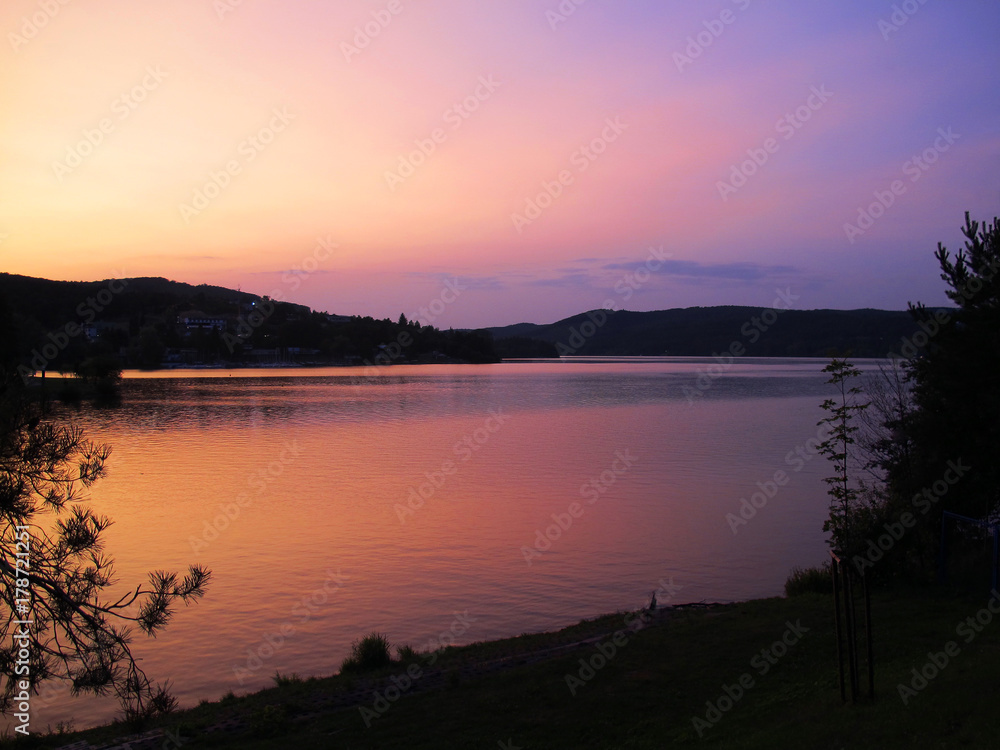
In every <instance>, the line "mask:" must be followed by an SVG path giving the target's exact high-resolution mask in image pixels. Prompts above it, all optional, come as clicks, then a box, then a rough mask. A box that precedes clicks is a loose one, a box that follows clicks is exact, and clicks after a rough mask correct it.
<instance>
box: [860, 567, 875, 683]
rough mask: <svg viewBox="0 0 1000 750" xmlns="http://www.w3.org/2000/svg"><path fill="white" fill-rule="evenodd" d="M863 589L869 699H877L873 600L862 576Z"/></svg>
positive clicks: (865, 578) (863, 575) (866, 579)
mask: <svg viewBox="0 0 1000 750" xmlns="http://www.w3.org/2000/svg"><path fill="white" fill-rule="evenodd" d="M861 587H862V588H863V589H864V592H865V640H866V647H867V648H866V651H867V658H868V697H869V698H871V699H872V700H874V699H875V662H874V661H873V660H872V598H871V593H870V592H869V591H868V576H866V575H865V574H864V573H862V574H861Z"/></svg>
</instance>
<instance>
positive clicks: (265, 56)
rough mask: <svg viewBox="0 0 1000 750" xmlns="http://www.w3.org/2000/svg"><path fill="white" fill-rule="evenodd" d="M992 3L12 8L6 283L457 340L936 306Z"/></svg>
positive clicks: (988, 72)
mask: <svg viewBox="0 0 1000 750" xmlns="http://www.w3.org/2000/svg"><path fill="white" fill-rule="evenodd" d="M998 31H1000V4H998V3H997V2H996V0H948V1H947V2H945V0H906V1H905V2H900V3H894V2H888V1H883V0H864V2H861V1H860V0H839V1H838V2H821V1H820V0H795V2H792V0H787V1H780V0H779V1H775V2H763V0H712V1H710V2H697V3H695V2H662V1H660V2H652V1H651V0H562V1H561V2H560V0H475V1H474V0H420V1H419V2H418V1H417V0H281V1H280V2H279V0H171V2H169V3H147V2H143V3H136V2H134V0H5V1H4V3H3V5H2V7H0V32H2V33H3V37H4V38H3V40H0V66H2V75H0V259H2V263H0V269H2V270H5V271H8V272H10V273H18V274H26V275H30V276H42V277H46V278H56V279H72V280H100V279H107V278H111V277H114V276H118V277H122V276H128V277H135V276H162V277H166V278H170V279H175V280H178V281H185V282H189V283H193V284H202V283H208V284H217V285H222V286H227V287H232V288H241V289H243V290H244V291H250V292H254V293H257V294H267V295H270V296H272V297H275V298H277V299H285V300H288V301H292V302H297V303H301V304H306V305H309V306H311V307H313V308H314V309H317V310H323V311H328V312H331V313H338V314H345V315H373V316H375V317H379V318H383V317H391V318H393V319H395V318H396V317H398V316H399V314H400V313H404V314H406V315H407V317H409V318H411V319H412V318H417V319H420V320H422V322H424V323H431V324H433V325H436V326H439V327H441V326H443V327H449V326H453V327H479V326H491V325H506V324H510V323H517V322H535V323H545V322H551V321H554V320H558V319H561V318H563V317H567V316H569V315H572V314H576V313H579V312H582V311H585V310H591V309H595V308H598V307H612V308H614V309H630V310H656V309H666V308H674V307H692V306H708V305H722V304H740V305H763V306H768V305H772V304H773V303H774V302H775V300H776V295H777V293H778V291H779V290H780V291H783V292H785V295H786V298H788V296H789V295H791V296H793V297H795V303H794V305H795V306H796V307H798V308H800V309H817V308H838V309H853V308H860V307H875V308H883V309H904V308H905V307H906V304H907V302H908V301H917V300H919V301H922V302H925V303H927V304H944V303H946V302H947V300H946V298H945V296H944V284H943V282H942V281H941V280H940V278H939V273H938V269H937V267H936V261H935V259H934V255H933V253H934V250H935V248H936V247H937V243H938V242H943V243H944V244H945V245H946V246H948V247H949V248H952V249H957V248H958V247H959V246H960V245H961V242H962V236H961V233H960V231H959V228H960V226H961V225H962V223H963V222H964V214H965V212H966V211H970V212H971V213H972V216H973V218H975V219H980V220H984V219H992V218H993V217H994V216H995V215H997V214H1000V210H998V207H1000V168H998V167H1000V96H998V95H997V94H998V92H1000V47H998V46H997V44H996V39H997V34H998Z"/></svg>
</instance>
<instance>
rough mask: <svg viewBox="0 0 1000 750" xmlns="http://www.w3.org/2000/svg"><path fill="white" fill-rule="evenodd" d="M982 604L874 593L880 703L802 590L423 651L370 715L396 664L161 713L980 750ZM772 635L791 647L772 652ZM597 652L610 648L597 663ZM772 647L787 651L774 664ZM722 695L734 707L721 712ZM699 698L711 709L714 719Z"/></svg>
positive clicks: (475, 738)
mask: <svg viewBox="0 0 1000 750" xmlns="http://www.w3.org/2000/svg"><path fill="white" fill-rule="evenodd" d="M985 604H986V599H985V597H979V598H977V599H971V598H968V597H964V596H955V595H950V594H947V593H944V592H926V591H923V592H909V593H892V594H877V595H875V596H874V597H873V602H872V607H873V623H874V642H875V649H876V690H877V697H876V700H875V701H874V702H869V701H868V700H867V699H866V700H863V701H861V702H859V703H858V704H857V705H850V704H848V705H842V704H841V701H840V694H839V689H838V681H837V662H836V645H835V643H836V642H835V638H834V627H833V613H832V602H831V599H830V597H829V596H822V595H819V594H811V593H805V594H802V595H800V596H796V597H794V598H790V599H766V600H759V601H750V602H745V603H740V604H733V605H726V606H720V607H714V608H710V609H699V610H694V609H681V610H675V611H673V612H672V613H671V614H670V616H669V617H668V618H666V619H664V620H663V621H661V622H658V623H656V624H652V625H650V626H649V627H646V628H644V629H642V630H638V631H634V632H633V631H630V630H628V629H627V628H626V624H625V614H624V613H619V614H617V615H609V616H606V617H602V618H598V619H596V620H590V621H585V622H582V623H579V624H577V625H575V626H573V627H572V628H567V629H565V630H563V631H559V632H558V633H545V634H537V635H525V636H521V637H519V638H514V639H506V640H503V641H493V642H489V643H481V644H473V645H471V646H467V647H463V648H449V649H446V650H444V651H442V652H440V653H439V654H438V655H437V658H436V659H435V663H434V664H433V665H431V664H430V659H429V658H428V656H427V655H417V656H418V661H417V662H416V663H414V662H410V665H411V668H416V666H419V667H420V669H421V676H420V677H418V678H417V679H416V680H415V681H413V682H412V685H411V686H410V687H409V689H403V690H402V691H401V692H402V697H398V698H397V697H396V695H395V694H394V693H388V694H389V695H390V697H392V698H393V700H386V701H385V703H384V707H385V708H386V710H384V711H381V712H379V711H376V707H378V706H380V704H379V703H376V701H375V697H374V692H375V690H376V689H378V691H379V693H380V694H381V695H382V696H383V698H384V697H385V696H386V694H387V693H386V691H385V687H384V686H385V683H384V682H381V680H382V679H383V678H384V677H385V676H386V675H389V674H394V675H396V678H397V684H398V685H405V679H404V677H403V675H405V665H402V664H399V663H398V662H397V663H394V664H393V665H392V666H390V667H386V668H384V669H382V670H381V671H378V672H374V673H371V674H366V675H363V676H361V675H342V676H336V677H332V678H325V679H309V680H303V681H282V682H283V684H282V685H280V686H278V687H275V688H271V689H268V690H264V691H262V692H260V693H256V694H253V695H250V696H245V697H240V698H237V699H235V700H234V699H229V700H227V701H222V702H219V703H211V704H205V705H201V706H199V707H197V708H194V709H190V710H188V711H184V712H180V713H177V714H174V715H172V716H168V717H165V718H163V719H162V720H161V721H162V726H164V727H167V728H170V729H171V731H177V730H179V731H180V732H181V735H182V736H183V737H184V738H185V740H184V747H185V748H241V749H244V748H245V749H249V750H254V749H258V748H259V749H261V750H263V749H265V748H266V749H270V748H281V747H295V748H297V749H302V750H305V749H307V748H343V749H344V750H347V749H348V748H349V749H350V750H367V749H374V748H408V749H412V750H421V749H423V748H426V749H427V750H431V749H434V750H437V749H438V748H443V747H446V748H450V749H454V750H460V749H462V748H498V747H507V746H508V745H507V744H506V743H508V742H509V743H510V745H509V746H511V747H516V748H523V749H524V750H529V749H530V750H534V749H535V748H546V749H552V750H560V749H561V748H566V749H570V748H572V749H573V750H577V749H579V748H601V749H602V750H643V749H645V748H657V749H659V748H662V747H664V746H666V745H677V746H681V747H685V746H689V747H711V748H785V747H789V748H801V747H807V748H816V749H820V750H822V749H824V748H829V749H830V750H839V749H840V748H844V747H871V748H932V747H933V748H948V747H993V746H995V742H996V737H997V736H998V732H1000V712H997V711H996V709H995V697H994V696H995V685H996V675H997V674H998V672H1000V615H990V618H995V619H996V620H997V621H996V622H990V624H987V625H985V626H983V625H980V626H979V628H980V630H981V632H976V631H975V630H974V629H972V628H970V627H969V625H968V624H967V623H966V624H965V625H963V623H964V622H965V621H966V619H967V618H969V617H973V618H974V617H975V616H976V614H977V612H979V611H980V610H982V608H983V607H984V605H985ZM997 609H998V611H1000V607H997ZM987 614H989V613H987ZM981 616H982V615H981ZM983 619H987V618H986V617H985V616H983ZM623 628H626V629H625V630H624V631H623V632H621V633H620V634H619V636H618V645H615V646H614V651H615V653H614V654H613V655H612V654H611V649H612V646H611V644H613V643H614V641H613V640H612V639H611V638H610V637H608V636H605V637H603V638H601V639H600V640H599V641H598V642H596V643H595V642H589V643H584V644H583V645H580V646H578V647H575V648H571V649H568V650H567V649H563V650H559V648H558V647H559V646H560V645H564V644H567V643H570V642H574V641H581V640H585V639H588V638H591V637H593V636H594V635H595V634H601V633H604V634H610V633H612V632H614V631H616V630H620V629H623ZM789 633H792V634H793V635H788V634H789ZM794 633H799V635H798V636H795V635H794ZM969 634H972V638H971V640H970V641H969V642H966V639H967V638H968V635H969ZM783 636H786V643H792V644H793V645H790V646H785V647H784V648H781V647H778V646H775V644H776V642H779V641H780V640H781V639H782V637H783ZM949 641H954V642H955V643H956V647H957V648H958V651H957V655H954V656H951V657H949V664H948V665H947V666H946V667H945V668H944V669H942V670H940V674H938V675H937V676H935V677H934V678H933V679H931V680H930V681H929V682H928V683H927V684H926V687H923V689H921V690H919V691H917V692H916V694H915V695H911V696H909V697H908V703H907V704H904V702H903V700H901V698H900V695H899V691H898V688H897V685H898V684H900V683H903V684H906V685H910V684H911V682H912V680H913V674H912V672H911V670H913V669H914V668H916V669H920V668H922V667H923V666H924V665H925V664H926V663H927V662H928V659H929V656H928V655H929V654H934V655H937V654H939V653H940V652H942V651H943V650H944V649H945V647H946V644H948V642H949ZM598 643H599V644H600V649H601V650H603V652H604V654H607V655H608V656H607V657H605V658H604V659H603V663H602V659H600V658H598V655H599V654H600V653H601V650H599V647H598ZM772 648H773V649H774V651H773V652H770V649H772ZM765 649H767V650H768V651H765ZM540 650H546V653H545V654H544V656H542V657H539V658H538V659H537V660H536V661H532V660H531V659H529V658H528V655H529V654H538V652H539V651H540ZM779 652H786V653H784V654H783V655H782V656H781V658H776V656H775V655H776V654H778V653H779ZM952 652H953V653H956V652H955V649H954V648H953V649H952ZM408 656H412V654H409V653H408ZM608 657H610V658H608ZM501 658H506V659H508V660H510V659H513V660H514V661H518V660H520V661H524V662H525V663H523V664H521V665H519V666H513V667H510V668H506V669H502V670H492V671H491V670H490V669H489V668H487V667H483V666H482V665H489V664H494V665H495V664H496V663H497V660H498V659H501ZM935 658H938V659H939V658H940V657H935ZM769 659H770V661H769ZM581 660H583V663H584V664H587V662H589V668H588V667H585V666H582V665H581ZM771 662H774V663H771ZM476 665H479V667H477V666H476ZM765 667H766V669H765ZM931 671H932V670H928V673H930V672H931ZM567 676H572V677H573V678H574V679H575V680H576V681H577V682H574V681H573V680H570V681H569V683H572V689H571V687H570V684H568V680H567ZM741 678H742V680H743V684H744V687H743V688H742V693H743V694H742V695H739V694H738V693H739V689H738V688H739V686H740V681H741ZM749 681H752V684H751V682H749ZM918 685H919V683H918ZM747 686H748V687H747ZM427 687H432V688H433V689H424V688H427ZM727 688H728V691H727ZM727 692H728V693H729V694H730V695H735V696H737V698H738V699H737V700H735V701H734V702H732V705H729V703H727V700H726V696H727ZM350 695H357V696H359V697H361V698H362V699H364V700H365V701H366V702H364V703H362V704H361V705H362V706H364V707H365V708H366V709H367V710H368V711H369V712H370V714H371V713H378V714H379V715H378V716H377V717H376V718H372V717H371V715H370V714H369V721H370V723H371V727H370V728H366V726H365V720H364V716H363V714H362V712H361V710H360V709H359V707H357V706H355V707H349V708H343V709H339V710H336V709H333V708H332V707H331V705H330V701H334V700H336V699H338V698H340V699H344V698H346V697H347V696H350ZM324 702H325V703H324ZM708 704H712V705H713V706H714V707H715V709H716V710H718V709H723V710H722V711H720V713H719V714H718V715H716V714H714V712H710V709H709V705H708ZM324 706H325V707H324ZM694 717H700V719H701V720H703V721H705V722H706V723H707V724H711V726H709V727H707V728H706V727H705V726H701V729H702V736H699V732H698V731H697V729H696V727H695V726H694V724H693V722H692V719H693V718H694ZM227 719H229V720H232V721H234V722H236V721H238V722H240V726H239V728H238V729H236V730H232V731H217V732H212V733H206V732H205V729H206V728H207V727H210V726H213V725H218V724H219V723H220V722H222V721H224V720H227ZM116 731H117V733H118V735H119V736H120V735H121V734H124V731H123V730H121V729H120V728H119V729H115V728H109V727H104V728H99V729H95V730H90V731H87V732H82V733H77V734H75V735H68V736H67V735H64V736H60V737H52V738H48V739H45V738H42V739H38V738H36V739H34V741H33V743H32V744H33V745H34V746H36V747H53V748H54V747H60V746H63V745H66V744H69V743H70V742H74V741H78V740H80V739H86V740H88V741H89V742H91V743H93V744H95V745H96V744H98V742H99V741H101V740H102V739H103V738H109V737H111V736H113V735H114V734H115V732H116ZM499 743H504V744H503V745H501V744H499Z"/></svg>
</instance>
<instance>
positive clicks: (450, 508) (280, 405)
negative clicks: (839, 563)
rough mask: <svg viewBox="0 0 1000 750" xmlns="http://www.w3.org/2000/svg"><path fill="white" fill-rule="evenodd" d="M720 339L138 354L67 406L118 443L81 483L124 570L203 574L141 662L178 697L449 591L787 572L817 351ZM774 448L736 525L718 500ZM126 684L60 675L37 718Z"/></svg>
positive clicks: (525, 623) (743, 578) (683, 598)
mask: <svg viewBox="0 0 1000 750" xmlns="http://www.w3.org/2000/svg"><path fill="white" fill-rule="evenodd" d="M712 364H713V362H712V361H711V360H707V359H689V358H670V359H656V360H641V361H608V360H580V361H574V362H548V363H531V362H524V363H521V362H518V363H504V364H501V365H492V366H412V367H411V366H396V367H392V368H385V369H382V370H381V371H379V372H378V373H375V374H373V373H372V371H371V370H363V369H323V370H256V371H246V370H244V371H234V372H228V371H198V372H192V371H185V372H174V373H169V374H162V373H157V374H152V375H150V374H138V373H134V374H132V376H131V377H129V378H128V379H127V380H126V382H125V386H124V403H123V406H122V407H121V408H120V409H117V410H111V411H100V412H93V411H87V410H85V411H84V412H83V413H82V414H81V415H80V420H81V421H82V422H83V424H84V426H85V428H86V429H87V431H88V433H89V435H90V436H91V437H93V438H94V439H97V440H100V441H105V442H108V443H111V444H112V445H113V446H114V453H113V456H112V459H111V463H110V474H109V476H108V478H107V479H105V480H103V481H101V482H100V483H98V484H97V485H95V487H94V492H93V500H94V502H95V503H96V504H97V505H98V507H99V508H100V510H101V511H102V512H105V513H107V514H108V515H110V516H111V517H112V518H113V519H114V520H115V525H114V526H113V527H112V528H111V529H110V530H109V532H108V535H107V543H108V550H109V552H111V553H112V554H113V555H114V556H115V557H116V559H117V561H118V566H117V567H118V571H119V574H120V576H119V577H120V580H121V581H122V585H123V586H126V585H128V584H132V585H133V587H134V585H135V584H137V583H138V582H139V580H140V578H141V577H142V576H144V574H145V572H146V571H149V570H154V569H168V570H183V569H185V567H186V565H187V564H188V563H192V562H199V563H203V564H205V565H206V566H208V567H209V568H211V569H212V571H213V576H214V577H213V580H212V582H211V585H210V588H209V592H208V595H207V596H206V598H205V599H204V600H202V601H201V602H199V603H198V604H197V605H195V606H192V607H189V608H184V607H183V606H182V607H181V609H180V610H178V612H177V615H176V617H175V619H174V620H173V621H172V623H171V624H170V625H169V626H168V628H167V629H166V630H165V631H163V633H162V635H160V636H159V637H158V638H157V639H156V640H155V641H149V640H146V639H144V638H143V637H142V636H137V641H136V652H137V653H138V654H139V655H140V656H141V657H142V659H143V661H142V664H143V666H144V668H145V669H146V670H147V672H148V674H149V675H150V676H151V677H154V678H156V679H165V678H169V679H170V680H172V681H173V683H174V687H175V693H176V694H177V695H178V697H179V698H180V699H181V702H182V704H184V705H191V704H194V703H196V702H197V701H198V700H199V699H202V698H208V699H217V698H219V697H221V695H222V694H223V693H225V692H226V691H228V690H230V689H232V690H234V691H235V692H236V693H240V692H245V691H250V690H254V689H258V688H260V687H263V686H265V685H268V684H271V679H270V678H271V675H273V674H274V672H275V671H276V670H277V671H280V672H282V673H292V672H297V673H298V674H300V675H302V676H306V675H326V674H330V673H333V672H335V671H336V670H337V668H338V667H339V664H340V662H341V661H342V660H343V658H344V657H345V655H346V654H347V653H348V651H349V648H350V644H351V641H352V640H354V639H356V638H357V637H359V636H360V635H362V634H364V633H366V632H368V631H371V630H373V629H377V630H380V631H383V632H385V633H387V634H388V635H389V638H390V640H391V641H392V642H393V643H395V644H402V643H409V644H411V645H413V646H414V647H417V648H422V647H425V646H426V644H427V643H428V641H429V640H430V639H432V638H436V637H439V636H440V634H442V633H443V632H445V631H448V630H449V628H450V627H451V626H452V624H453V622H454V621H455V619H456V613H466V612H467V618H466V621H471V625H470V626H469V627H468V629H467V632H465V633H464V634H463V635H462V636H461V638H460V639H459V642H462V643H465V642H472V641H478V640H484V639H489V638H496V637H500V636H509V635H516V634H519V633H522V632H526V631H529V632H530V631H539V630H544V629H550V628H555V627H559V626H562V625H567V624H570V623H573V622H576V621H578V620H579V619H581V618H584V617H591V616H594V615H597V614H601V613H606V612H612V611H615V610H617V609H625V608H636V607H638V606H640V605H642V604H643V603H645V602H646V601H647V600H648V597H649V594H650V592H651V591H652V590H653V589H656V588H657V587H658V586H659V585H660V582H661V581H670V580H671V579H672V581H673V584H674V585H675V586H679V587H682V588H681V590H680V593H679V594H678V595H677V596H676V597H675V599H674V602H675V603H677V602H687V601H699V600H720V601H731V600H739V599H746V598H751V597H761V596H774V595H779V594H780V593H781V592H782V584H783V583H784V580H785V577H786V575H787V573H788V571H789V569H790V568H791V567H793V566H795V565H811V564H816V563H818V562H820V561H822V560H823V559H824V556H825V555H826V547H825V544H824V535H823V533H822V530H821V529H822V524H823V519H824V518H825V517H826V512H827V511H826V506H827V500H826V495H825V494H824V493H825V485H823V484H822V482H821V481H820V480H821V477H822V476H825V475H826V474H827V473H829V468H828V466H827V465H826V463H825V460H824V459H822V458H821V457H818V456H817V457H812V458H811V460H802V459H799V458H797V457H796V455H795V453H794V451H795V450H796V449H797V448H798V449H800V450H803V451H804V455H805V456H807V457H810V456H811V454H810V453H809V452H808V451H807V450H806V449H805V446H806V445H807V442H808V441H809V440H810V438H813V437H815V436H816V434H817V427H816V422H817V420H818V419H820V418H821V417H822V412H821V410H820V409H819V403H820V401H821V400H822V398H824V397H825V396H826V395H828V393H829V392H828V386H825V385H824V381H825V376H824V375H823V374H822V373H821V372H820V370H821V369H822V367H823V365H824V364H825V361H822V360H776V359H768V360H751V359H746V360H743V361H740V362H738V363H736V364H734V365H733V366H732V367H731V368H729V369H728V370H726V371H725V372H723V373H721V374H720V373H719V372H718V371H717V370H714V371H713V374H714V375H719V376H718V377H709V376H708V375H706V374H705V373H706V372H707V370H708V368H709V366H710V365H712ZM699 375H701V381H700V384H699V380H698V378H699ZM685 388H687V389H688V390H687V391H685ZM692 391H695V392H697V393H699V394H700V395H698V396H692V397H691V399H689V398H688V397H687V396H686V393H691V392H692ZM691 401H693V403H692V402H691ZM790 453H791V456H789V454H790ZM778 471H785V472H786V474H787V477H788V481H787V483H786V484H785V485H784V486H782V487H780V488H779V490H778V492H777V493H776V494H774V496H773V497H771V498H770V499H768V501H767V504H766V505H765V506H764V507H763V508H761V509H760V510H759V511H758V512H757V514H756V516H755V517H754V518H752V520H750V521H749V522H748V523H747V524H745V525H742V526H738V527H736V528H737V533H735V534H734V532H733V529H732V528H731V525H730V523H729V522H727V520H726V514H727V513H733V514H738V513H739V509H740V500H741V498H748V497H750V495H751V494H752V493H754V492H756V491H757V490H758V488H757V486H756V484H757V483H758V482H760V483H764V484H765V486H766V483H767V482H769V481H771V480H772V479H773V478H774V475H775V473H776V472H778ZM421 491H422V492H423V495H424V496H425V498H420V495H419V493H420V492H421ZM408 498H410V504H408ZM591 501H592V502H591ZM574 503H577V504H579V506H574V505H573V504H574ZM571 506H573V509H574V512H575V513H576V515H577V517H576V518H574V517H573V516H571V515H570V514H569V511H570V509H571ZM227 514H228V517H227ZM554 514H555V516H556V519H554V518H553V515H554ZM557 520H562V522H563V525H564V526H566V527H567V528H565V529H563V528H560V527H558V526H555V525H554V524H556V523H557ZM546 530H548V533H549V536H550V537H557V538H555V540H554V541H550V540H549V539H545V540H544V541H540V542H539V546H545V543H546V542H548V543H549V544H550V547H549V548H548V549H547V550H546V551H544V552H541V553H538V554H533V553H530V552H526V549H525V548H528V549H529V550H530V549H534V548H535V545H536V541H538V540H539V533H540V534H541V536H544V535H545V533H546ZM526 557H530V562H531V564H530V565H529V564H528V560H526ZM661 603H663V597H662V596H661ZM116 710H117V707H116V705H115V704H114V703H113V701H110V700H108V701H96V700H93V699H88V700H70V699H69V698H68V697H67V695H66V694H65V692H57V693H55V694H52V695H48V696H46V697H44V698H43V699H42V700H37V701H36V702H35V704H34V722H33V729H35V728H38V729H41V728H42V727H44V726H45V725H46V724H54V723H55V722H57V721H60V720H65V719H75V721H76V724H77V727H82V726H86V725H90V724H93V723H97V722H99V721H103V720H106V719H108V718H110V717H111V716H112V715H113V714H114V713H115V712H116Z"/></svg>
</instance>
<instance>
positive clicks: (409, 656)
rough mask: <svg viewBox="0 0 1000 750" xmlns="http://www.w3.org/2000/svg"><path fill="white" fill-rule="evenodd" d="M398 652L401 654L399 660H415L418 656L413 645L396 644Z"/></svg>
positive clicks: (405, 661) (406, 661)
mask: <svg viewBox="0 0 1000 750" xmlns="http://www.w3.org/2000/svg"><path fill="white" fill-rule="evenodd" d="M396 653H397V654H398V655H399V660H400V661H401V662H404V663H408V662H414V661H416V660H417V656H418V654H417V652H416V651H414V650H413V646H396Z"/></svg>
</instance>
